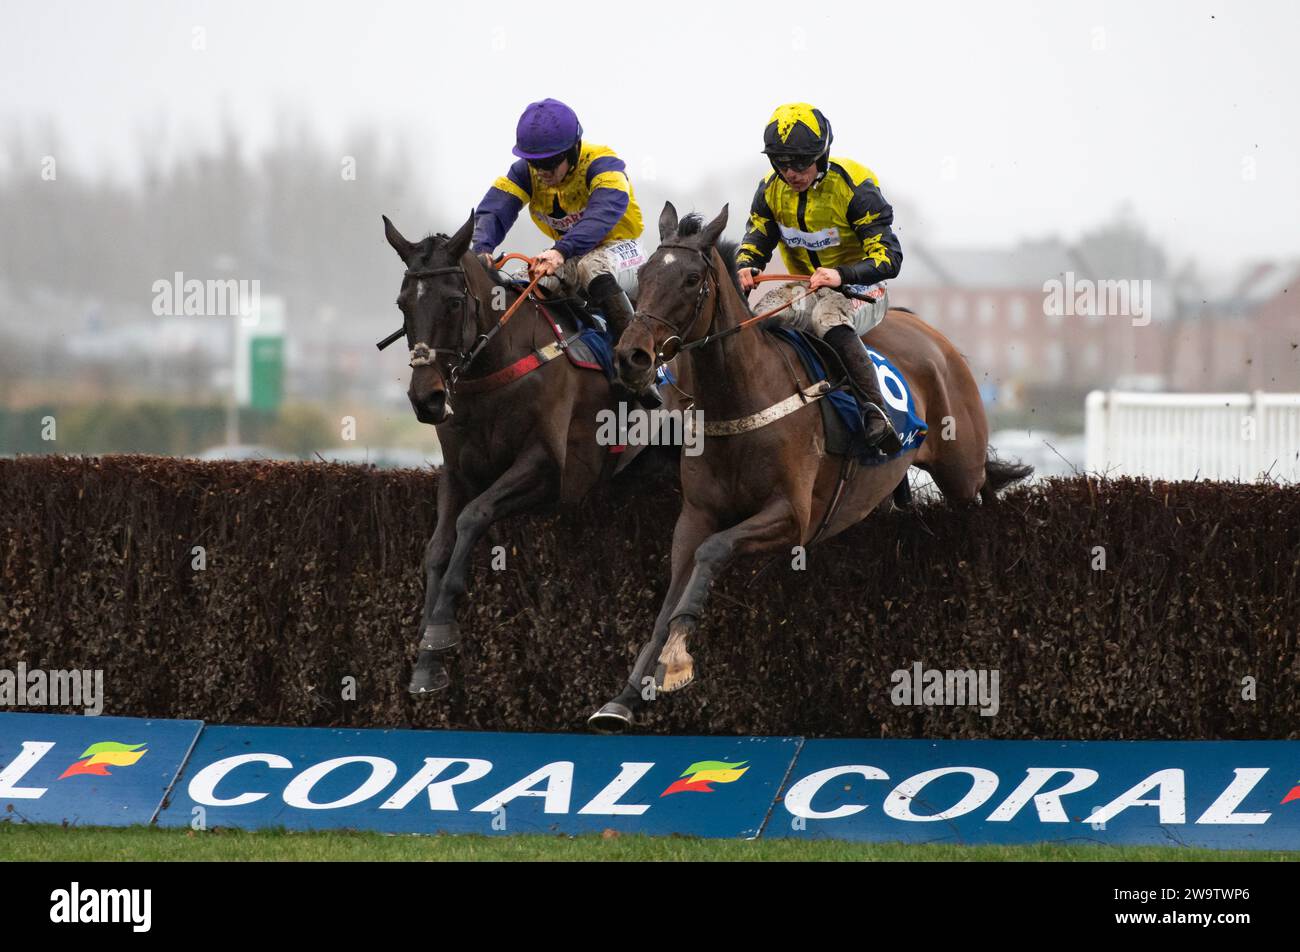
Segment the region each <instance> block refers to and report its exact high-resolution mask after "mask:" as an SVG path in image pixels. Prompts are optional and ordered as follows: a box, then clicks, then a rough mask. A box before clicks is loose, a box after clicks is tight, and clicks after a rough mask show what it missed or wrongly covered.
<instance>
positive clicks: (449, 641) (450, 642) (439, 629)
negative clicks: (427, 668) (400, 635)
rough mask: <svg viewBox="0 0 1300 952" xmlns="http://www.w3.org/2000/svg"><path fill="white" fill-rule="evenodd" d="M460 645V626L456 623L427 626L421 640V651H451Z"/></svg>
mask: <svg viewBox="0 0 1300 952" xmlns="http://www.w3.org/2000/svg"><path fill="white" fill-rule="evenodd" d="M458 644H460V626H459V625H458V624H456V622H454V621H449V622H447V623H446V624H442V625H426V626H425V629H424V634H423V635H422V636H421V638H420V650H421V651H450V650H451V649H452V648H455V647H456V646H457V645H458Z"/></svg>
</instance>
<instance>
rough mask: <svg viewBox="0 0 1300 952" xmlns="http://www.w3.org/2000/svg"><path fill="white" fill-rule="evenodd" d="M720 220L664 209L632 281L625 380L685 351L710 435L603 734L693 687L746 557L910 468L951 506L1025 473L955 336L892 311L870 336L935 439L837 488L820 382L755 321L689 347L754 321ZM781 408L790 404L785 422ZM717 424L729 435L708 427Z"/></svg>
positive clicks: (688, 380) (836, 524)
mask: <svg viewBox="0 0 1300 952" xmlns="http://www.w3.org/2000/svg"><path fill="white" fill-rule="evenodd" d="M726 224H727V209H726V208H725V207H724V208H723V210H722V212H721V214H719V215H718V217H717V218H715V219H714V220H713V221H712V222H710V223H709V224H707V225H703V226H702V225H701V223H700V219H699V218H698V217H697V216H688V217H687V218H686V219H685V220H683V221H682V222H681V223H680V228H679V222H678V219H677V212H676V210H675V209H674V208H673V206H672V204H671V203H669V204H667V205H665V207H664V211H663V214H662V216H661V217H660V219H659V235H660V240H661V244H660V245H659V248H658V250H656V252H655V253H654V255H653V256H651V258H650V259H649V260H648V261H647V262H646V263H645V264H644V265H642V267H641V270H640V272H639V274H638V280H639V284H640V294H639V297H638V303H637V317H636V320H634V321H633V323H632V324H630V325H629V326H628V328H627V330H626V331H625V332H624V334H623V336H622V338H621V339H620V340H619V343H618V347H617V349H616V354H617V358H618V365H619V375H620V377H622V378H623V382H624V383H625V384H627V385H628V386H631V387H634V388H635V387H637V386H640V385H642V384H644V383H645V381H646V379H648V377H649V375H650V374H652V373H653V372H654V369H655V366H656V365H657V364H658V363H659V362H660V361H662V360H663V359H665V358H666V357H671V356H673V354H676V353H680V356H679V357H678V359H677V361H676V363H677V370H678V374H679V377H680V384H679V386H680V387H681V388H682V390H684V391H686V392H687V393H690V394H692V395H693V396H694V401H695V408H696V409H697V410H699V411H701V412H702V413H703V415H704V420H705V431H704V433H705V437H704V440H703V452H702V453H701V454H699V455H696V456H683V457H682V460H681V483H682V511H681V515H680V516H679V517H678V519H677V524H676V527H675V528H674V530H673V543H672V577H671V581H670V583H669V586H668V594H667V597H666V598H665V599H664V602H663V607H662V608H661V610H660V612H659V616H658V619H657V620H656V622H655V627H654V632H653V634H652V636H651V638H650V640H649V641H648V642H647V643H646V644H645V645H644V646H643V648H642V649H641V652H640V654H639V655H638V656H637V659H636V663H635V665H634V667H633V669H632V674H631V676H630V677H629V678H628V682H627V686H626V687H625V688H624V690H623V691H622V693H620V694H619V695H618V696H617V697H616V698H615V699H614V700H612V701H610V702H609V703H608V704H606V705H605V706H604V707H602V708H601V709H600V710H599V711H597V712H596V713H595V714H593V715H592V717H591V718H590V720H589V724H590V726H591V727H592V729H594V730H598V731H602V732H616V731H622V730H626V729H627V728H628V727H630V726H631V725H632V722H633V719H634V717H635V712H636V711H637V710H638V709H640V708H642V707H643V706H644V705H645V703H646V702H647V701H648V700H651V699H653V697H654V696H655V695H656V694H657V692H659V691H665V692H667V691H674V690H678V689H680V688H683V687H685V686H686V685H688V684H690V683H691V681H692V680H693V678H694V664H693V659H692V658H691V655H690V653H689V652H688V651H687V642H688V639H689V638H690V637H691V635H692V634H693V633H694V632H695V630H696V628H697V627H698V626H699V623H700V618H701V616H702V614H703V611H704V605H705V601H706V598H707V595H708V591H709V587H710V585H711V584H712V583H713V581H714V579H716V578H717V577H718V574H719V573H720V572H722V571H723V570H724V569H725V568H726V567H727V566H728V565H729V564H730V563H731V562H732V560H733V559H735V558H736V557H737V556H742V555H752V554H756V553H773V552H778V551H782V550H784V551H785V552H790V551H791V549H792V547H794V546H806V545H808V544H810V543H811V542H813V541H816V540H819V539H823V538H829V537H830V536H833V535H835V534H836V533H838V532H841V531H843V530H844V529H846V528H848V527H849V526H851V525H854V524H855V523H857V522H859V521H861V520H862V519H863V518H865V517H866V515H867V514H868V513H869V512H871V511H872V510H873V509H874V508H875V507H876V506H877V505H879V504H880V502H881V501H882V500H884V499H885V498H886V497H888V496H890V494H891V493H892V492H893V490H894V489H895V487H897V486H899V484H900V482H901V481H902V480H904V479H905V478H906V476H907V470H908V467H909V466H917V467H919V468H921V469H924V470H927V471H928V472H929V473H930V474H931V475H932V476H933V477H934V481H935V483H936V484H937V485H938V487H939V489H940V490H941V491H942V492H943V494H944V497H945V498H946V499H948V500H953V501H973V500H974V499H975V498H976V497H977V496H981V495H982V497H983V498H984V500H985V501H986V502H987V501H992V500H993V498H994V494H995V493H996V492H997V491H998V490H999V489H1001V488H1002V487H1003V486H1006V485H1008V484H1010V483H1012V482H1015V481H1016V480H1018V479H1022V478H1024V477H1025V476H1027V475H1029V473H1030V472H1031V471H1032V470H1031V468H1030V467H1027V466H1019V465H1014V464H1009V463H1003V462H999V461H997V460H994V459H992V458H990V457H989V455H988V422H987V420H986V419H985V416H984V408H983V405H982V404H981V402H980V396H979V390H978V387H977V386H976V383H975V380H974V378H973V377H972V376H971V372H970V369H969V368H968V367H967V365H966V362H965V360H964V359H963V358H962V356H961V355H960V354H959V353H958V352H957V350H956V349H955V348H954V347H953V345H952V344H951V343H950V342H949V341H948V340H947V339H946V338H945V337H944V336H943V335H942V334H940V333H939V332H937V331H936V330H934V329H933V328H931V327H930V326H929V325H928V324H926V323H925V322H924V321H922V320H921V319H920V318H919V317H917V316H916V315H914V314H912V313H911V312H909V311H903V310H891V311H890V312H889V314H888V316H887V317H886V318H885V320H884V321H882V322H881V323H880V324H879V325H877V326H876V327H874V328H873V329H872V330H871V331H870V332H869V333H868V334H867V335H866V336H865V337H864V340H865V341H866V343H867V345H868V346H869V347H871V348H872V349H873V350H876V351H877V352H878V353H881V354H883V355H885V356H887V357H888V358H889V359H890V361H891V362H892V363H893V364H894V366H896V367H898V368H899V369H900V370H901V371H902V372H903V375H904V377H905V378H906V379H907V381H908V383H909V384H910V386H911V392H912V397H913V400H914V401H915V413H916V415H917V416H918V417H919V418H921V419H923V420H924V421H925V422H926V424H927V425H928V427H929V435H928V436H927V437H926V438H925V440H924V441H923V442H921V444H920V446H919V448H918V447H916V446H915V444H914V445H913V446H912V447H911V448H910V449H904V451H903V452H902V453H900V454H898V455H897V456H895V457H892V458H890V459H889V460H887V461H884V462H881V463H879V464H877V465H872V466H863V467H861V468H860V469H859V470H858V471H857V473H856V475H855V476H854V478H853V479H851V480H850V481H848V482H847V483H844V484H843V485H841V480H840V474H841V460H840V459H839V458H837V457H833V456H830V455H829V454H827V453H826V451H825V436H824V432H823V426H822V421H821V414H820V411H819V410H818V409H817V408H815V407H813V406H811V405H809V404H810V403H811V402H812V401H808V402H807V403H804V402H802V401H800V399H799V398H798V397H795V394H796V391H797V390H801V389H805V388H808V387H810V386H812V384H813V381H811V380H810V378H809V377H808V375H807V374H806V373H805V372H804V369H803V365H802V364H801V363H800V362H799V361H798V360H797V359H793V357H792V354H791V351H790V350H789V348H788V345H786V344H785V343H783V342H778V341H777V340H776V338H774V337H773V336H772V335H770V334H767V333H764V332H762V331H760V330H759V329H758V328H757V326H755V327H753V328H752V329H745V330H742V331H740V332H738V333H731V334H729V335H727V336H724V337H722V338H721V339H717V340H713V341H710V342H707V343H703V344H700V345H699V346H698V347H696V348H692V347H691V346H690V345H692V344H696V343H698V342H700V341H702V340H704V339H705V338H706V337H711V336H713V335H720V334H725V332H726V331H727V330H728V329H729V328H735V327H736V326H737V324H739V323H740V322H741V321H744V320H745V319H747V318H749V317H751V316H752V315H751V312H750V310H749V306H748V304H747V303H746V301H745V298H744V296H743V295H742V294H741V291H740V289H739V286H738V285H737V284H736V283H735V278H734V273H735V263H734V260H733V257H734V253H735V249H734V246H731V245H729V244H723V245H722V246H721V249H720V248H719V247H718V246H717V245H718V238H719V236H720V235H721V234H722V230H723V228H725V227H726ZM683 348H684V349H683ZM783 351H784V353H783ZM792 378H793V379H792ZM783 406H784V407H785V408H788V409H790V411H791V412H788V413H786V414H785V415H778V412H779V410H780V409H781V408H782V407H783ZM715 427H716V428H717V429H716V430H715V432H716V433H719V434H724V433H725V435H710V430H711V429H712V428H715ZM727 431H731V432H727ZM828 517H829V518H828ZM881 550H882V551H885V550H887V547H886V546H881ZM812 584H816V582H815V580H814V581H813V582H812Z"/></svg>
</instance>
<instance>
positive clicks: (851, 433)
mask: <svg viewBox="0 0 1300 952" xmlns="http://www.w3.org/2000/svg"><path fill="white" fill-rule="evenodd" d="M763 329H764V330H765V331H766V332H767V333H769V334H772V335H773V336H774V337H776V338H777V339H778V340H782V341H785V342H786V343H788V344H790V346H791V347H792V348H793V349H794V351H795V353H797V354H798V355H799V358H800V360H801V361H802V362H803V365H804V369H805V370H806V371H808V373H809V375H810V376H812V378H813V379H814V380H821V379H826V380H830V381H831V383H832V384H833V385H834V387H835V389H834V390H833V391H832V392H830V393H828V394H827V395H826V398H825V399H823V400H819V401H818V402H817V404H818V408H819V409H820V410H821V415H822V425H823V431H824V432H825V434H826V452H827V453H829V454H830V455H831V456H844V457H853V458H860V457H870V456H872V455H873V453H875V455H878V451H871V452H869V451H868V450H867V449H866V447H865V445H864V444H863V441H862V410H861V407H860V406H859V404H858V398H857V396H856V394H854V392H853V389H852V388H851V387H850V386H849V375H848V373H846V372H845V370H844V367H843V365H842V364H841V363H840V358H839V355H838V354H837V353H836V352H835V348H833V347H831V345H830V344H828V343H826V342H825V341H824V340H822V339H821V338H820V337H818V336H817V335H816V334H813V333H810V332H809V331H804V330H797V329H795V328H793V327H789V326H787V325H785V324H781V323H779V322H777V323H770V324H768V325H767V326H765V327H764V328H763ZM828 368H829V370H830V372H829V373H828V372H827V369H828Z"/></svg>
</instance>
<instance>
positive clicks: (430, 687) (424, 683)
mask: <svg viewBox="0 0 1300 952" xmlns="http://www.w3.org/2000/svg"><path fill="white" fill-rule="evenodd" d="M450 684H451V675H449V674H448V673H447V669H446V668H445V667H443V665H442V664H441V663H439V662H438V661H434V662H432V663H431V664H419V665H416V668H415V670H414V671H413V672H411V683H410V684H409V685H407V688H406V690H407V691H409V692H410V693H411V694H412V695H414V696H415V697H423V696H425V695H429V694H436V693H437V692H439V691H443V690H446V688H447V687H448V686H449V685H450Z"/></svg>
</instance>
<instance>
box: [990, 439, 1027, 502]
mask: <svg viewBox="0 0 1300 952" xmlns="http://www.w3.org/2000/svg"><path fill="white" fill-rule="evenodd" d="M1033 472H1034V467H1032V466H1030V465H1028V464H1027V463H1020V462H1015V463H1012V462H1008V461H1007V460H1001V459H998V458H997V457H996V456H995V455H994V454H993V451H992V450H989V455H988V459H986V460H985V461H984V485H983V486H982V487H981V488H980V496H981V498H982V499H983V500H984V502H985V503H991V502H996V501H997V497H998V492H999V491H1001V490H1003V489H1005V488H1006V487H1008V486H1010V485H1011V484H1012V483H1018V482H1020V481H1021V480H1023V479H1028V478H1029V477H1030V476H1031V475H1032V474H1033Z"/></svg>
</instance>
